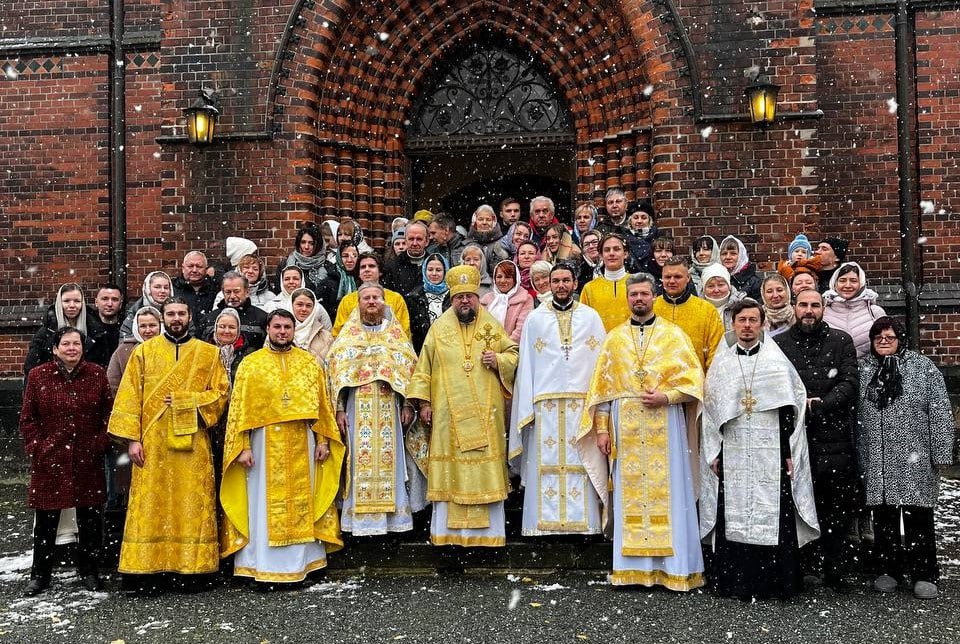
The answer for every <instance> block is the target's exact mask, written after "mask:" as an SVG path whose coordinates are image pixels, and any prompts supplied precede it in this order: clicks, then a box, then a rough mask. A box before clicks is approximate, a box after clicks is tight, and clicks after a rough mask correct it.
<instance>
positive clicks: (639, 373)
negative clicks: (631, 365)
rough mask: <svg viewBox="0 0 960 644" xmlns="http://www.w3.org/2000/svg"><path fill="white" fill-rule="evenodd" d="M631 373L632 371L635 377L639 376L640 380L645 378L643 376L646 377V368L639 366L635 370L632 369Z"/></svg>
mask: <svg viewBox="0 0 960 644" xmlns="http://www.w3.org/2000/svg"><path fill="white" fill-rule="evenodd" d="M633 373H634V374H635V375H636V376H637V378H639V379H640V380H643V379H645V378H646V377H647V370H646V369H644V368H642V367H641V368H639V369H637V370H636V371H634V372H633Z"/></svg>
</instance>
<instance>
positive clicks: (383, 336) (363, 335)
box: [327, 313, 417, 514]
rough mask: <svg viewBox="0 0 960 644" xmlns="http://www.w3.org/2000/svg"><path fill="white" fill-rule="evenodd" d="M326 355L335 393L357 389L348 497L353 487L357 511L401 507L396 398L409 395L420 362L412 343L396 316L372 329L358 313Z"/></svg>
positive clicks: (400, 445) (389, 510)
mask: <svg viewBox="0 0 960 644" xmlns="http://www.w3.org/2000/svg"><path fill="white" fill-rule="evenodd" d="M327 360H328V369H327V373H328V375H329V377H330V382H331V388H332V389H333V396H334V398H336V397H338V396H340V395H341V392H343V390H345V389H353V390H354V392H355V395H354V396H353V401H354V409H353V410H351V411H352V413H351V414H350V415H349V417H350V418H353V419H354V421H355V426H354V428H353V444H351V445H350V446H349V449H348V452H349V454H350V464H351V466H350V467H349V468H347V470H346V477H345V481H344V488H345V489H344V498H346V497H347V495H348V493H349V492H350V491H352V492H353V512H354V513H356V514H379V513H392V512H396V511H397V501H396V499H397V490H396V488H395V480H396V478H397V474H398V473H397V467H398V463H400V462H402V461H403V459H404V453H403V450H404V446H403V442H402V440H398V437H397V434H398V433H399V432H398V430H397V427H398V425H399V422H398V418H397V400H398V397H399V399H400V400H402V399H403V398H404V397H405V395H406V392H407V385H408V384H409V382H410V378H411V377H412V376H413V370H414V367H415V365H416V363H417V354H416V353H414V351H413V345H411V344H410V340H409V339H408V338H407V336H406V333H405V332H404V330H403V328H402V327H401V326H400V324H399V323H398V322H397V321H396V320H388V321H386V322H385V323H384V326H383V329H382V330H377V331H367V330H365V328H364V326H363V323H362V322H361V321H360V316H359V314H357V313H354V314H353V315H351V316H350V318H349V319H348V320H347V322H346V323H345V324H344V326H343V329H342V330H341V331H340V334H339V335H338V336H337V339H336V340H335V341H334V343H333V345H332V346H331V347H330V351H329V353H328V354H327ZM351 473H352V477H351Z"/></svg>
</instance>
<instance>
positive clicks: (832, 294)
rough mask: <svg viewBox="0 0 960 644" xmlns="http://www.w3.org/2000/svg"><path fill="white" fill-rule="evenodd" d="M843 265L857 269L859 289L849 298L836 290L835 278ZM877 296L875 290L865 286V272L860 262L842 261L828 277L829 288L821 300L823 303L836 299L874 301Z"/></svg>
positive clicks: (838, 275) (843, 300)
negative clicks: (846, 298)
mask: <svg viewBox="0 0 960 644" xmlns="http://www.w3.org/2000/svg"><path fill="white" fill-rule="evenodd" d="M844 266H853V267H854V268H855V269H856V271H857V276H858V277H859V278H860V290H858V291H857V292H856V294H855V295H854V296H853V297H851V298H850V299H849V300H845V299H844V298H843V296H842V295H840V293H838V292H837V279H838V278H839V277H840V271H841V270H843V267H844ZM877 297H878V296H877V292H876V291H874V290H873V289H869V288H867V274H866V273H865V272H864V270H863V268H861V267H860V264H858V263H856V262H844V263H842V264H840V266H838V267H837V270H836V271H834V273H833V275H832V276H831V277H830V290H828V291H827V292H826V293H824V294H823V301H824V303H825V304H830V303H832V302H834V301H836V300H839V301H841V302H857V301H859V300H866V301H867V302H876V301H877Z"/></svg>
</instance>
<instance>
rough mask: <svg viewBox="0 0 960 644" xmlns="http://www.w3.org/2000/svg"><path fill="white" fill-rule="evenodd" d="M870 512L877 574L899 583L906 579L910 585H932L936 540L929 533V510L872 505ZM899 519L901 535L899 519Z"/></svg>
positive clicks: (937, 569) (937, 570)
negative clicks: (908, 576) (888, 576)
mask: <svg viewBox="0 0 960 644" xmlns="http://www.w3.org/2000/svg"><path fill="white" fill-rule="evenodd" d="M872 510H873V534H874V545H875V546H876V551H877V563H878V564H879V571H880V572H881V573H883V574H887V575H890V576H891V577H893V578H895V579H897V580H898V581H902V580H903V578H904V576H905V575H908V574H909V575H910V579H911V580H912V581H913V583H916V582H918V581H929V582H931V583H935V582H936V581H937V578H938V577H939V576H940V567H939V566H938V565H937V538H936V535H935V533H934V529H933V508H923V507H918V506H914V505H876V506H873V507H872ZM901 518H902V519H903V534H902V535H901V533H900V519H901Z"/></svg>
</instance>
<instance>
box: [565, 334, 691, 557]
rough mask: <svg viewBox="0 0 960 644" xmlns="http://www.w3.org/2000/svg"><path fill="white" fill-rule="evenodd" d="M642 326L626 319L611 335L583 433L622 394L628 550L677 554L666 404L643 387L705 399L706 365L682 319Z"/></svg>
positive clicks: (619, 443) (616, 452) (620, 443)
mask: <svg viewBox="0 0 960 644" xmlns="http://www.w3.org/2000/svg"><path fill="white" fill-rule="evenodd" d="M644 329H645V331H644V333H643V334H642V337H641V334H640V328H639V327H635V326H633V325H631V324H630V322H626V323H624V324H621V325H620V326H618V327H617V328H615V329H614V330H613V331H611V332H610V333H609V334H608V335H607V338H606V340H605V341H604V344H603V348H602V349H601V350H600V357H599V358H598V359H597V366H596V369H595V370H594V372H593V378H592V379H591V381H590V390H589V392H588V393H587V409H588V413H586V414H584V416H583V421H582V423H581V426H580V434H579V438H583V437H585V436H586V435H587V434H589V433H590V432H591V431H592V427H593V415H594V412H595V410H596V407H597V406H598V405H600V404H602V403H609V402H613V401H614V400H619V401H620V405H619V413H620V416H619V424H618V428H619V432H618V436H617V440H616V443H615V444H614V449H613V450H612V452H611V459H617V461H618V462H619V467H620V472H621V474H620V476H621V480H622V485H623V495H622V496H623V504H622V505H623V507H619V508H614V513H616V514H619V515H620V516H619V518H618V519H617V520H622V521H623V527H624V529H623V553H622V554H623V555H625V556H633V557H669V556H672V555H673V554H674V553H673V547H672V536H673V533H672V527H671V525H670V459H669V453H668V451H667V450H668V428H667V406H662V407H647V406H646V405H644V404H643V403H641V402H640V394H642V393H643V392H644V391H646V390H649V389H653V390H655V391H658V392H662V393H665V394H666V395H667V399H668V401H669V402H670V404H674V403H676V402H677V401H678V400H679V399H680V398H682V397H683V396H685V395H686V396H690V397H693V398H695V399H696V400H698V401H699V400H702V398H703V370H702V369H701V368H700V360H699V358H698V357H697V355H696V352H695V351H694V349H693V345H692V344H691V342H690V339H689V338H688V337H687V335H686V334H685V333H684V332H683V330H682V329H680V328H679V327H678V326H676V325H675V324H672V323H670V322H668V321H666V320H663V319H660V318H657V320H656V323H655V324H654V325H651V326H646V327H644Z"/></svg>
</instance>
